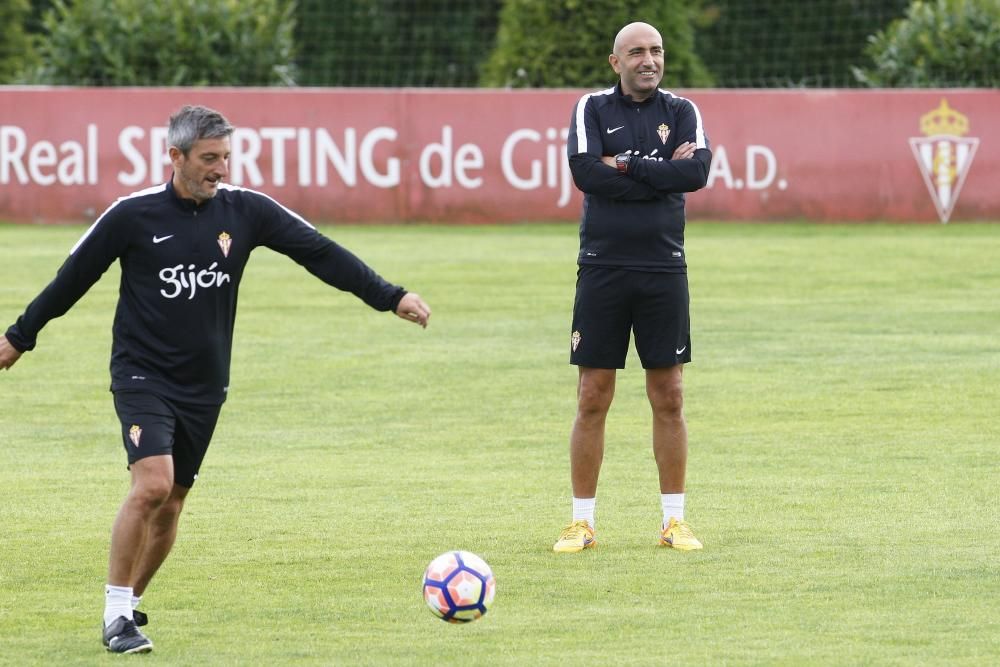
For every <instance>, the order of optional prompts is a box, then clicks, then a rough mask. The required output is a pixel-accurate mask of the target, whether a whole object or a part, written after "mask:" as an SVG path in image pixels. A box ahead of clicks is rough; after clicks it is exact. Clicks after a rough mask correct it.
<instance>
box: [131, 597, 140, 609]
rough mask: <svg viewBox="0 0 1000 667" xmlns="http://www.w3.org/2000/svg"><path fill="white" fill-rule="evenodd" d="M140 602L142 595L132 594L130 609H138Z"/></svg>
mask: <svg viewBox="0 0 1000 667" xmlns="http://www.w3.org/2000/svg"><path fill="white" fill-rule="evenodd" d="M141 603H142V596H141V595H139V596H135V595H133V596H132V609H138V608H139V605H140V604H141Z"/></svg>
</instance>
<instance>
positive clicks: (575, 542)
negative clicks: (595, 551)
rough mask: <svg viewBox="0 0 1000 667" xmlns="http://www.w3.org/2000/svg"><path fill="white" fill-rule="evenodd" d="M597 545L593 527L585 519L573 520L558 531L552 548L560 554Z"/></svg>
mask: <svg viewBox="0 0 1000 667" xmlns="http://www.w3.org/2000/svg"><path fill="white" fill-rule="evenodd" d="M596 546H597V540H595V539H594V529H593V528H591V527H590V524H589V523H587V520H586V519H581V520H580V521H574V522H573V523H571V524H569V525H568V526H566V527H565V528H563V531H562V532H561V533H559V539H558V540H557V541H556V543H555V544H554V545H553V546H552V550H553V551H555V552H556V553H560V554H575V553H576V552H578V551H583V550H584V549H590V548H591V547H596Z"/></svg>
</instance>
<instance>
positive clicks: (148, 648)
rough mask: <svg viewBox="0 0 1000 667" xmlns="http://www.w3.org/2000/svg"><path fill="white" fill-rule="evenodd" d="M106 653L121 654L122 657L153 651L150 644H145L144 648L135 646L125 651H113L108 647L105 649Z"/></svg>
mask: <svg viewBox="0 0 1000 667" xmlns="http://www.w3.org/2000/svg"><path fill="white" fill-rule="evenodd" d="M105 648H106V649H107V651H108V653H121V654H122V655H131V654H134V653H149V652H150V651H152V650H153V645H152V644H146V645H145V646H136V647H135V648H130V649H129V650H127V651H113V650H112V649H111V647H110V646H107V647H105Z"/></svg>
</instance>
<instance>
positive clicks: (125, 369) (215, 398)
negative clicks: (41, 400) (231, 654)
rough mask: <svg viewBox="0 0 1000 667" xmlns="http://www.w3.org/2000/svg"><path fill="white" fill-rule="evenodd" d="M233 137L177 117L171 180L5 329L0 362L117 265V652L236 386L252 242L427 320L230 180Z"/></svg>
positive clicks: (96, 232) (383, 306)
mask: <svg viewBox="0 0 1000 667" xmlns="http://www.w3.org/2000/svg"><path fill="white" fill-rule="evenodd" d="M232 133H233V127H232V126H231V125H230V124H229V122H228V121H227V120H226V119H225V118H224V117H223V116H222V114H220V113H218V112H217V111H213V110H212V109H207V108H205V107H196V106H186V107H184V108H182V109H181V110H180V111H178V112H177V113H176V114H175V115H174V116H172V117H171V118H170V125H169V128H168V131H167V143H168V144H169V152H170V159H171V162H172V163H173V168H174V173H173V176H172V178H171V180H170V181H168V182H167V183H164V184H162V185H158V186H155V187H151V188H148V189H147V190H143V191H141V192H137V193H134V194H132V195H129V196H127V197H122V198H120V199H119V200H118V201H116V202H115V203H114V204H112V205H111V206H110V207H109V208H108V210H106V211H105V212H104V213H103V214H102V215H101V216H100V217H99V218H98V219H97V221H96V222H95V223H94V224H93V225H92V226H91V227H90V229H88V230H87V232H86V233H84V235H83V237H82V238H81V239H80V240H79V241H78V242H77V244H76V245H75V246H74V247H73V249H72V250H71V251H70V254H69V257H68V258H67V259H66V261H65V263H64V264H63V265H62V267H61V268H60V269H59V272H58V274H57V275H56V277H55V279H53V281H52V282H51V283H49V285H48V286H47V287H46V288H45V289H44V290H42V292H41V294H39V295H38V297H37V298H35V300H34V301H32V302H31V304H29V305H28V307H27V309H26V310H25V312H24V314H23V315H21V317H19V318H18V319H17V322H16V323H15V324H13V325H12V326H11V327H10V328H9V329H7V333H6V335H5V336H0V369H9V368H10V367H11V366H13V365H14V363H15V362H16V361H17V360H18V359H19V358H20V356H21V354H22V353H24V352H26V351H28V350H31V349H33V348H34V347H35V343H36V339H37V337H38V334H39V332H40V331H41V329H42V328H43V327H44V326H45V325H46V324H47V323H48V322H49V321H50V320H52V319H54V318H56V317H60V316H61V315H63V314H65V313H66V311H68V310H69V309H70V308H71V307H72V306H73V304H75V303H76V302H77V301H78V300H79V299H80V298H81V297H82V296H83V295H84V294H85V293H86V292H87V290H88V289H90V287H91V286H92V285H93V284H94V283H96V282H97V280H98V279H99V278H100V277H101V275H102V274H103V273H104V272H105V271H106V270H107V268H108V267H109V266H110V265H111V263H112V262H113V261H115V260H118V261H119V263H120V264H121V268H122V272H121V287H120V290H119V299H118V307H117V310H116V312H115V320H114V327H113V336H112V337H113V343H112V350H111V391H112V392H113V393H114V403H115V410H116V411H117V413H118V418H119V421H120V422H121V435H122V442H123V444H124V446H125V451H126V453H127V458H128V464H129V470H130V471H131V488H130V490H129V492H128V495H127V496H126V498H125V500H124V502H123V503H122V505H121V509H120V510H119V512H118V516H117V518H116V519H115V522H114V526H113V527H112V532H111V550H110V551H111V553H110V558H109V567H108V583H107V586H106V588H105V611H104V626H103V628H104V629H103V633H102V635H103V637H102V638H103V641H104V645H105V646H106V647H107V650H108V651H111V652H114V653H146V652H148V651H150V650H152V648H153V644H152V642H151V641H149V639H148V638H147V637H146V636H145V635H144V634H143V633H142V632H141V631H140V630H139V629H138V627H137V625H144V624H145V622H146V616H145V614H142V613H141V612H139V611H138V610H134V609H135V607H136V606H138V602H139V600H140V599H141V597H142V594H143V592H144V591H145V590H146V586H147V585H148V584H149V582H150V580H151V579H152V577H153V575H154V574H155V573H156V571H157V570H158V569H159V567H160V565H162V564H163V562H164V560H166V558H167V555H168V554H169V553H170V549H171V547H173V544H174V539H175V537H176V535H177V522H178V518H179V517H180V513H181V509H182V507H183V505H184V500H185V498H186V497H187V494H188V492H189V491H190V490H191V487H192V486H193V485H194V481H195V479H196V478H197V477H198V470H199V468H200V466H201V463H202V459H203V458H204V456H205V452H206V450H207V449H208V445H209V442H210V440H211V438H212V433H213V431H214V429H215V425H216V421H217V420H218V417H219V412H220V410H221V408H222V403H223V402H224V401H225V399H226V393H227V392H228V390H229V367H230V359H231V356H232V340H233V326H234V323H235V318H236V300H237V292H238V289H239V284H240V280H241V278H242V277H243V270H244V268H245V267H246V263H247V261H248V260H249V257H250V252H251V251H252V250H253V249H254V248H256V247H258V246H265V247H268V248H271V249H272V250H275V251H277V252H280V253H282V254H285V255H287V256H289V257H291V258H292V259H294V260H295V261H296V262H298V263H299V264H301V265H302V266H304V267H305V268H306V269H307V270H308V271H309V272H310V273H312V274H313V275H315V276H316V277H317V278H319V279H320V280H322V281H324V282H326V283H327V284H329V285H332V286H333V287H336V288H338V289H341V290H345V291H348V292H351V293H353V294H354V295H355V296H357V297H358V298H360V299H361V300H363V301H364V302H365V303H367V304H368V305H369V306H371V307H372V308H374V309H376V310H380V311H393V312H394V313H395V314H396V315H398V316H399V317H401V318H403V319H405V320H408V321H410V322H414V323H416V324H419V325H420V326H422V327H426V326H427V321H428V318H429V317H430V314H431V311H430V308H429V307H428V306H427V304H426V303H424V301H423V300H422V299H421V298H420V297H419V296H418V295H417V294H415V293H412V292H407V291H406V290H404V289H403V288H402V287H399V286H396V285H392V284H390V283H388V282H386V281H385V280H383V279H382V278H381V277H380V276H379V275H378V274H376V273H375V272H374V271H373V270H372V269H371V268H369V267H368V266H367V265H365V264H364V263H363V262H362V261H361V260H360V259H358V258H357V257H356V256H354V255H353V254H351V253H350V252H349V251H347V250H345V249H344V248H342V247H341V246H339V245H337V244H336V243H334V242H333V241H331V240H330V239H329V238H327V237H325V236H323V235H322V234H320V233H319V232H318V231H317V230H316V228H315V227H313V226H312V225H310V224H309V223H307V222H306V221H305V220H303V219H302V218H301V217H299V216H298V215H296V214H295V213H293V212H291V211H289V210H288V209H286V208H284V207H283V206H281V205H280V204H278V203H277V202H276V201H274V200H273V199H271V198H270V197H268V196H266V195H263V194H261V193H259V192H254V191H251V190H245V189H243V188H239V187H234V186H230V185H225V184H224V183H223V180H224V179H225V178H226V177H228V176H229V153H230V137H231V135H232ZM133 610H134V611H133Z"/></svg>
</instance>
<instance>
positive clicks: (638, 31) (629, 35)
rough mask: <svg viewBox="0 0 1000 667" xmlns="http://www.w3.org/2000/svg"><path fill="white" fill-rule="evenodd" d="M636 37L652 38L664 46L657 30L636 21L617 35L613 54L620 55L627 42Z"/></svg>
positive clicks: (612, 50) (612, 49) (612, 48)
mask: <svg viewBox="0 0 1000 667" xmlns="http://www.w3.org/2000/svg"><path fill="white" fill-rule="evenodd" d="M636 36H646V37H650V36H651V37H653V38H654V39H655V40H656V41H657V42H659V44H660V46H663V39H662V38H661V37H660V33H659V31H658V30H657V29H656V28H654V27H653V26H651V25H649V24H648V23H642V22H641V21H636V22H635V23H629V24H628V25H627V26H625V27H624V28H622V29H621V30H619V31H618V34H617V35H615V43H614V46H612V47H611V52H612V53H620V52H621V49H622V46H623V45H624V44H625V42H627V41H629V40H630V39H634V38H635V37H636Z"/></svg>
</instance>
